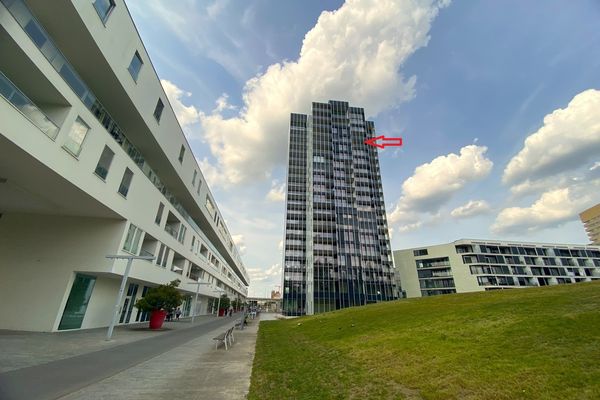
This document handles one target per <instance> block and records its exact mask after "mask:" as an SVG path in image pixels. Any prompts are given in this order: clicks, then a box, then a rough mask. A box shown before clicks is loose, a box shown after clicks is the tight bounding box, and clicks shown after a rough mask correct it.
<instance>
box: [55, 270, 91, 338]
mask: <svg viewBox="0 0 600 400" xmlns="http://www.w3.org/2000/svg"><path fill="white" fill-rule="evenodd" d="M95 283H96V277H95V276H88V275H82V274H77V275H76V276H75V280H74V281H73V286H72V287H71V293H69V299H68V300H67V304H66V305H65V311H63V316H62V318H61V320H60V325H59V326H58V330H64V329H79V328H81V323H82V322H83V317H84V316H85V310H86V309H87V305H88V302H89V301H90V297H91V296H92V290H94V284H95Z"/></svg>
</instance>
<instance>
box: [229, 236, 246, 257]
mask: <svg viewBox="0 0 600 400" xmlns="http://www.w3.org/2000/svg"><path fill="white" fill-rule="evenodd" d="M231 239H232V240H233V243H235V245H236V247H237V248H238V250H239V251H240V254H245V253H246V240H245V239H244V235H241V234H239V235H231Z"/></svg>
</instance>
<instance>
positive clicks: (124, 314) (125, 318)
mask: <svg viewBox="0 0 600 400" xmlns="http://www.w3.org/2000/svg"><path fill="white" fill-rule="evenodd" d="M138 287H139V285H138V284H137V283H130V284H129V287H128V288H127V295H126V297H125V301H124V302H123V309H122V310H121V318H119V323H120V324H122V323H123V322H125V323H126V324H127V323H129V319H130V318H131V311H133V305H134V304H135V295H136V294H137V291H138Z"/></svg>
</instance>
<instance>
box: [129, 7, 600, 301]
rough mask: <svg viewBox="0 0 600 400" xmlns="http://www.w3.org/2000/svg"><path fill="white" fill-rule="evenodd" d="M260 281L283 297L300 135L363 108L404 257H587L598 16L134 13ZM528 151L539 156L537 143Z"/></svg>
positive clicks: (597, 192) (594, 192)
mask: <svg viewBox="0 0 600 400" xmlns="http://www.w3.org/2000/svg"><path fill="white" fill-rule="evenodd" d="M128 7H129V9H130V12H131V14H132V16H133V19H134V21H135V23H136V25H137V27H138V30H139V32H140V35H141V36H142V40H143V41H144V43H145V45H146V48H147V50H148V52H149V53H150V56H151V58H152V61H153V64H154V66H155V68H156V70H157V72H158V74H159V76H160V78H161V79H162V80H163V86H165V90H166V92H167V94H168V95H169V98H170V101H171V104H172V105H173V107H174V109H175V111H176V113H177V114H178V117H179V120H180V123H181V124H182V126H183V128H184V131H185V132H186V134H187V136H188V139H189V141H190V144H191V146H192V148H193V150H194V152H195V155H196V158H197V159H198V161H199V163H200V165H201V167H202V172H203V174H204V177H205V179H206V180H207V181H208V182H209V184H210V186H211V190H212V192H213V194H214V196H215V198H216V200H217V202H218V205H219V208H220V210H221V212H222V214H223V215H224V217H225V219H226V221H227V224H228V227H229V230H230V231H231V233H232V235H234V237H235V239H236V241H237V243H238V246H239V247H240V248H241V249H242V252H243V258H244V262H245V264H246V267H247V268H248V269H249V270H250V271H251V275H252V281H253V282H252V285H251V288H250V293H251V294H253V295H264V294H265V293H267V292H268V291H270V290H271V289H273V288H274V286H275V285H279V284H280V270H281V260H282V253H281V239H282V237H283V220H284V215H283V213H284V203H283V193H284V192H283V190H284V186H283V184H284V182H285V161H286V140H287V122H288V116H289V113H290V112H307V111H308V110H309V107H310V102H311V101H327V100H328V99H336V100H348V101H350V102H351V103H352V104H353V105H356V106H360V107H364V108H365V109H366V111H367V113H368V114H369V115H370V116H371V119H373V120H374V121H375V127H376V129H377V131H378V133H379V134H385V135H387V136H402V137H403V138H404V146H403V147H402V148H401V149H386V150H384V151H380V161H381V166H382V178H383V185H384V194H385V199H386V207H387V209H388V219H389V221H390V226H391V228H392V248H394V249H400V248H407V247H416V246H422V245H427V244H435V243H441V242H447V241H452V240H456V239H459V238H466V237H473V238H490V239H507V240H513V239H514V240H529V241H548V242H568V243H587V238H586V236H585V232H584V230H583V227H582V225H581V223H580V222H579V220H578V216H577V213H578V212H580V211H582V210H583V209H584V208H586V207H589V206H591V205H593V204H595V203H597V202H599V201H600V73H599V71H600V30H598V28H597V25H598V20H600V2H598V1H595V0H580V1H577V2H564V1H562V0H543V1H542V0H538V1H533V0H532V1H527V2H524V1H521V0H505V1H501V2H500V1H493V0H487V1H480V2H473V1H453V2H450V1H446V0H440V1H436V0H413V1H404V0H397V1H385V0H378V1H374V0H353V1H348V2H346V3H344V2H342V1H296V2H292V1H285V2H284V1H278V0H256V1H244V2H240V1H228V0H217V1H213V2H201V1H192V0H185V1H178V2H176V3H174V2H167V1H164V0H163V1H160V0H150V1H144V2H142V1H129V2H128ZM526 140H527V142H526Z"/></svg>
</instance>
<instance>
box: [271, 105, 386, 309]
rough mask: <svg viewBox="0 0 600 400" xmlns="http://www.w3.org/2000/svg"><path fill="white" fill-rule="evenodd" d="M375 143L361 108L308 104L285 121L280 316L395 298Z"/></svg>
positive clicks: (369, 125) (369, 124) (372, 131)
mask: <svg viewBox="0 0 600 400" xmlns="http://www.w3.org/2000/svg"><path fill="white" fill-rule="evenodd" d="M373 136H375V128H374V124H373V122H371V121H365V119H364V111H363V109H362V108H358V107H350V106H349V105H348V103H346V102H341V101H330V102H329V103H313V104H312V115H310V116H308V115H304V114H292V115H291V120H290V142H289V165H288V179H287V201H286V230H285V253H284V272H283V281H284V282H283V283H284V290H283V312H284V314H286V315H305V314H309V315H310V314H314V313H321V312H326V311H332V310H337V309H340V308H345V307H351V306H358V305H364V304H368V303H375V302H378V301H386V300H393V299H396V298H397V290H396V287H395V282H394V270H393V264H392V259H391V249H390V241H389V234H388V226H387V221H386V214H385V205H384V200H383V189H382V187H381V176H380V170H379V159H378V156H377V150H376V149H375V148H374V147H372V146H368V145H365V144H364V141H365V139H367V138H370V137H373Z"/></svg>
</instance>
